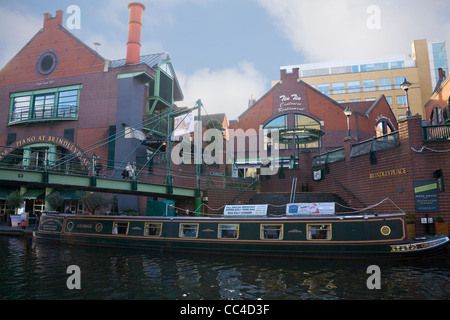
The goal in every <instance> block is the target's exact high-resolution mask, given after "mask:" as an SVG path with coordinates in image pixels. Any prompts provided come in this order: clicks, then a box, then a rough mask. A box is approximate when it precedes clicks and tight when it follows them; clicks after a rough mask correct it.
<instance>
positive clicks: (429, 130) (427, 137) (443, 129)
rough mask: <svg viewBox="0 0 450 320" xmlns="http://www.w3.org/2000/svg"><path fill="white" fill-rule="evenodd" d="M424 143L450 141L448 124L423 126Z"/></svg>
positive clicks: (449, 125)
mask: <svg viewBox="0 0 450 320" xmlns="http://www.w3.org/2000/svg"><path fill="white" fill-rule="evenodd" d="M423 140H424V141H450V123H447V124H439V125H433V126H423Z"/></svg>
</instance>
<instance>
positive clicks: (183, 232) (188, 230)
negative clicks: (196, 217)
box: [179, 223, 198, 238]
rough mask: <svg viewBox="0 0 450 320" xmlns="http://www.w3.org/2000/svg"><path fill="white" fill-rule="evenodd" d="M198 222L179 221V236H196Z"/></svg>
mask: <svg viewBox="0 0 450 320" xmlns="http://www.w3.org/2000/svg"><path fill="white" fill-rule="evenodd" d="M197 236H198V224H196V223H180V233H179V237H180V238H197Z"/></svg>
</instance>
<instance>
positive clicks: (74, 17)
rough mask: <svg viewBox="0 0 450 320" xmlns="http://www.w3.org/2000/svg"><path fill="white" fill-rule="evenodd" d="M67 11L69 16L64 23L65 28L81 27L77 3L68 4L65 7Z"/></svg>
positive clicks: (79, 10)
mask: <svg viewBox="0 0 450 320" xmlns="http://www.w3.org/2000/svg"><path fill="white" fill-rule="evenodd" d="M67 13H68V14H70V16H69V17H68V18H67V21H66V25H67V29H70V30H74V29H77V30H79V29H81V9H80V7H79V6H77V5H74V4H72V5H70V6H68V7H67Z"/></svg>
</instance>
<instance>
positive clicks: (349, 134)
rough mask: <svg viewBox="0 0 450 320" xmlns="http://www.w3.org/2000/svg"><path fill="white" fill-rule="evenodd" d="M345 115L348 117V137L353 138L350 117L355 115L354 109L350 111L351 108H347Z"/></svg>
mask: <svg viewBox="0 0 450 320" xmlns="http://www.w3.org/2000/svg"><path fill="white" fill-rule="evenodd" d="M344 114H345V115H346V116H347V129H348V134H347V137H350V136H351V133H350V116H351V115H352V114H353V111H352V109H350V107H347V108H345V110H344Z"/></svg>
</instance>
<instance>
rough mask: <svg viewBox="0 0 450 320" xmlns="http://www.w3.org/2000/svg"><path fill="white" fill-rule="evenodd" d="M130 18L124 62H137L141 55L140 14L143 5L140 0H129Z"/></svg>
mask: <svg viewBox="0 0 450 320" xmlns="http://www.w3.org/2000/svg"><path fill="white" fill-rule="evenodd" d="M128 9H129V10H130V19H129V21H128V42H127V59H126V64H133V63H139V62H140V57H141V32H142V15H143V13H144V10H145V6H144V5H143V4H142V3H140V2H130V3H129V4H128Z"/></svg>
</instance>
